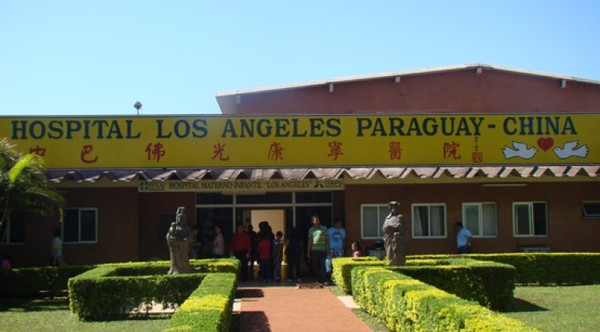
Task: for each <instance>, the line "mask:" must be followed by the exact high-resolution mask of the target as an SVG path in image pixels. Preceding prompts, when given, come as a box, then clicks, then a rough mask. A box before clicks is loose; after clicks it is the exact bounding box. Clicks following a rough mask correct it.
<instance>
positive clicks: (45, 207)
mask: <svg viewBox="0 0 600 332" xmlns="http://www.w3.org/2000/svg"><path fill="white" fill-rule="evenodd" d="M44 169H45V167H44V163H43V160H42V159H41V157H39V156H37V155H35V154H25V155H24V154H21V153H19V152H18V151H17V150H16V149H15V146H14V144H11V143H10V142H9V141H8V139H6V138H2V139H0V214H1V216H0V239H2V238H3V233H4V229H5V226H6V225H7V224H8V223H9V222H10V217H11V215H12V214H13V213H14V212H16V211H24V212H28V213H33V214H37V215H40V216H51V215H53V214H54V213H55V212H56V211H57V210H58V211H60V213H61V214H62V208H63V207H64V205H65V199H64V198H63V197H62V196H61V195H60V194H58V193H57V192H56V191H55V190H54V188H52V187H51V186H50V185H49V183H48V181H47V179H46V176H45V175H44Z"/></svg>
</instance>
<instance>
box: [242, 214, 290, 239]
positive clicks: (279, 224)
mask: <svg viewBox="0 0 600 332" xmlns="http://www.w3.org/2000/svg"><path fill="white" fill-rule="evenodd" d="M246 211H248V210H246ZM249 212H250V223H251V224H252V228H253V229H256V230H257V229H258V224H259V223H261V222H263V221H266V222H268V223H269V225H270V226H271V230H272V231H273V234H277V232H278V231H280V232H282V233H283V234H285V210H284V209H276V210H249Z"/></svg>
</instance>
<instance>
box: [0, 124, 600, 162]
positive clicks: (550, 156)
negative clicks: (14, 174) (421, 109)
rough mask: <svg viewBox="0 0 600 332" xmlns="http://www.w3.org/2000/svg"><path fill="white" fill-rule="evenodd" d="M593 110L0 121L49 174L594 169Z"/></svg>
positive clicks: (5, 133) (599, 147)
mask: <svg viewBox="0 0 600 332" xmlns="http://www.w3.org/2000/svg"><path fill="white" fill-rule="evenodd" d="M598 128H600V113H531V114H444V115H439V114H402V115H318V116H312V115H285V116H260V117H258V116H252V117H251V116H220V115H219V116H215V115H212V116H211V115H199V116H135V117H43V118H34V117H1V118H0V137H7V138H8V139H9V140H11V141H12V142H13V143H15V144H17V148H18V149H19V150H21V151H22V152H25V153H36V154H39V155H41V156H43V157H44V159H45V161H46V165H47V167H48V168H119V167H124V168H163V167H164V168H174V167H179V168H184V167H188V168H192V167H193V168H198V167H303V166H307V167H319V166H323V167H326V166H407V165H413V166H414V165H436V166H439V165H507V164H543V165H552V164H562V165H564V164H597V163H600V139H598V134H597V130H598Z"/></svg>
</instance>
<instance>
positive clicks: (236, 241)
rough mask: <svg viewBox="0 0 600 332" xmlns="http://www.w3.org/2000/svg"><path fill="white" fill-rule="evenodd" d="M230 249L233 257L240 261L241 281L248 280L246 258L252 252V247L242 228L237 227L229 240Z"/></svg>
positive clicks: (240, 226)
mask: <svg viewBox="0 0 600 332" xmlns="http://www.w3.org/2000/svg"><path fill="white" fill-rule="evenodd" d="M231 249H232V250H233V255H234V256H235V257H236V258H237V259H239V260H240V271H241V274H242V275H241V277H242V281H247V280H248V258H250V254H251V251H252V245H251V243H250V236H248V233H246V232H245V231H244V226H242V225H237V228H236V231H235V234H233V238H232V239H231Z"/></svg>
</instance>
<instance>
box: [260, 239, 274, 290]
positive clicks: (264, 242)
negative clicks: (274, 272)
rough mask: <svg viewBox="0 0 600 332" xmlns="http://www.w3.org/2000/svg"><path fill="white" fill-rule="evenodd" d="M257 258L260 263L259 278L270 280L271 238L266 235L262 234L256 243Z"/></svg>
mask: <svg viewBox="0 0 600 332" xmlns="http://www.w3.org/2000/svg"><path fill="white" fill-rule="evenodd" d="M257 251H258V260H259V265H260V279H261V280H262V281H271V277H272V276H271V275H270V272H269V271H271V269H270V266H269V265H270V264H271V240H269V237H268V236H266V235H264V234H263V235H262V236H261V237H260V240H258V245H257Z"/></svg>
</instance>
